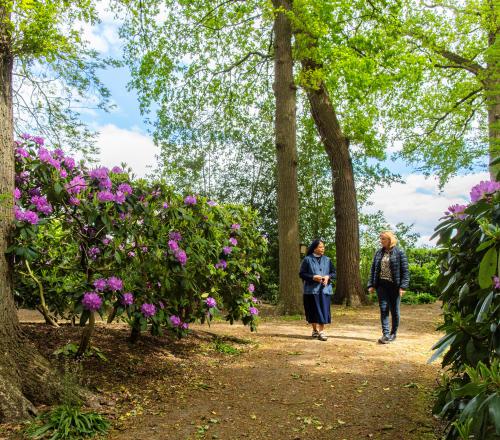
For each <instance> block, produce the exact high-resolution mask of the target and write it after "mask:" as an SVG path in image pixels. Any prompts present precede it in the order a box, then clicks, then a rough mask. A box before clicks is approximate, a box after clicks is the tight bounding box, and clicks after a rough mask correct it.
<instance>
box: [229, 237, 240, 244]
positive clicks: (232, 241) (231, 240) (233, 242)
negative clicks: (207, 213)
mask: <svg viewBox="0 0 500 440" xmlns="http://www.w3.org/2000/svg"><path fill="white" fill-rule="evenodd" d="M229 243H231V244H232V245H233V246H236V245H237V244H238V240H236V238H234V237H231V238H230V239H229Z"/></svg>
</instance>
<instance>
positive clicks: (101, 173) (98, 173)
mask: <svg viewBox="0 0 500 440" xmlns="http://www.w3.org/2000/svg"><path fill="white" fill-rule="evenodd" d="M108 173H109V170H108V169H107V168H106V167H100V168H95V169H93V170H90V173H89V176H90V177H91V178H92V179H98V180H104V179H108V178H109V176H108Z"/></svg>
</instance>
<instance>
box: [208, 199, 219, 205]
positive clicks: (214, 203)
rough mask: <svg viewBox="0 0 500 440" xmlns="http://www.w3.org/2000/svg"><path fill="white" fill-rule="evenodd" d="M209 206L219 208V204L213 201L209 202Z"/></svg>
mask: <svg viewBox="0 0 500 440" xmlns="http://www.w3.org/2000/svg"><path fill="white" fill-rule="evenodd" d="M207 205H208V206H217V202H214V201H213V200H209V201H208V202H207Z"/></svg>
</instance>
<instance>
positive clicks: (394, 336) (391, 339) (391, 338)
mask: <svg viewBox="0 0 500 440" xmlns="http://www.w3.org/2000/svg"><path fill="white" fill-rule="evenodd" d="M395 340H396V333H391V334H390V335H389V341H390V342H392V341H395Z"/></svg>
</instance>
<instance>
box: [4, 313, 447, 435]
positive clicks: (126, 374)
mask: <svg viewBox="0 0 500 440" xmlns="http://www.w3.org/2000/svg"><path fill="white" fill-rule="evenodd" d="M402 315H403V318H402V328H401V330H400V332H399V335H398V340H397V341H396V342H395V343H393V344H389V345H387V346H381V345H378V344H377V343H376V340H377V338H378V337H379V332H380V330H379V317H378V309H377V308H376V307H372V306H370V307H363V308H360V309H344V308H334V316H333V324H332V325H331V326H330V327H329V328H328V332H329V334H330V338H329V340H328V341H326V342H321V341H317V340H312V339H311V338H310V329H309V327H308V326H306V325H305V323H304V322H303V321H298V320H297V321H295V320H292V321H290V320H287V319H280V318H279V317H269V318H266V319H263V321H262V323H261V325H260V327H259V330H258V332H257V333H250V332H249V331H248V329H247V328H244V327H243V326H241V325H236V326H230V325H228V324H226V323H215V324H213V325H212V326H211V327H210V328H208V327H206V326H204V327H202V326H194V331H193V332H192V333H191V334H190V335H189V336H188V337H187V338H185V339H181V340H178V339H176V338H174V337H169V336H163V337H152V336H150V335H144V336H143V337H141V339H140V340H139V341H138V342H137V343H136V344H135V345H130V344H129V343H128V342H127V338H128V335H129V330H128V328H126V327H124V326H120V325H113V326H104V325H98V326H97V329H96V333H95V336H94V337H93V340H92V344H93V346H94V347H95V348H97V349H98V350H99V351H100V353H102V354H103V355H104V356H105V357H106V358H107V361H104V360H103V359H102V357H101V356H97V355H94V356H92V355H89V356H87V357H85V358H84V359H82V360H81V361H80V363H81V368H80V369H79V370H80V371H81V373H80V375H81V378H80V382H81V383H83V384H85V385H86V386H87V387H88V388H89V389H90V390H92V391H93V392H94V393H95V394H96V395H97V396H98V397H99V400H100V403H101V407H100V408H99V409H98V411H99V412H100V413H101V414H103V415H105V416H106V417H107V418H108V420H109V421H110V422H111V425H112V429H111V432H110V434H108V436H107V438H109V439H115V440H118V439H120V440H131V439H145V438H148V439H152V440H154V439H172V440H188V439H189V440H197V439H224V440H226V439H227V440H230V439H231V440H232V439H255V440H262V439H271V438H272V439H276V440H281V439H282V440H290V439H292V440H298V439H306V438H315V439H317V440H322V439H325V440H326V439H339V440H342V439H349V440H352V439H363V438H375V439H377V438H380V439H385V438H387V439H404V440H412V439H414V440H426V439H427V440H431V439H437V438H439V433H440V426H439V424H438V422H437V421H436V420H435V419H434V418H433V417H432V415H431V413H430V408H431V406H432V392H433V389H434V385H435V379H436V377H437V376H438V374H439V366H438V365H437V364H436V365H434V364H433V365H427V364H426V360H427V359H428V358H429V356H430V351H429V350H430V347H431V346H432V344H433V343H434V342H435V341H436V340H437V339H438V338H439V335H438V334H436V333H435V331H434V328H435V327H436V324H437V322H438V320H439V306H438V305H436V304H428V305H420V306H403V313H402ZM23 328H24V330H25V332H26V334H27V335H28V337H29V338H30V339H31V340H33V341H34V342H35V344H36V345H37V346H38V347H39V349H40V350H41V351H42V352H43V353H44V354H45V355H46V356H47V357H50V358H51V359H52V361H53V362H54V363H55V365H57V366H58V368H60V369H61V371H63V370H64V365H65V360H64V359H65V358H64V356H62V355H59V356H54V355H53V352H54V351H56V350H57V349H60V348H61V347H63V346H64V345H66V344H68V343H71V342H77V341H78V336H79V334H80V329H79V328H78V327H71V326H69V325H63V326H61V327H60V328H58V329H55V328H50V327H47V326H45V325H43V324H38V323H36V324H35V323H30V324H24V325H23ZM66 363H67V362H66ZM1 429H2V430H0V439H2V438H12V439H17V438H21V435H20V432H19V429H20V426H3V427H2V428H1Z"/></svg>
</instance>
